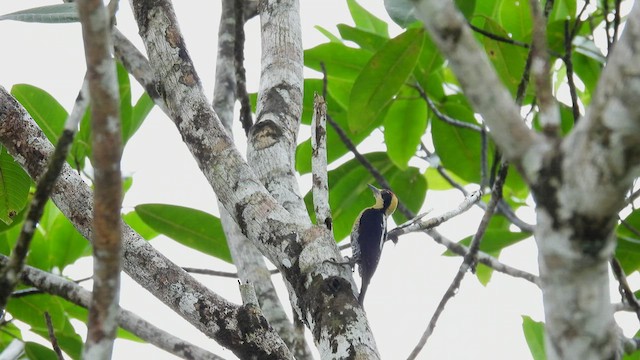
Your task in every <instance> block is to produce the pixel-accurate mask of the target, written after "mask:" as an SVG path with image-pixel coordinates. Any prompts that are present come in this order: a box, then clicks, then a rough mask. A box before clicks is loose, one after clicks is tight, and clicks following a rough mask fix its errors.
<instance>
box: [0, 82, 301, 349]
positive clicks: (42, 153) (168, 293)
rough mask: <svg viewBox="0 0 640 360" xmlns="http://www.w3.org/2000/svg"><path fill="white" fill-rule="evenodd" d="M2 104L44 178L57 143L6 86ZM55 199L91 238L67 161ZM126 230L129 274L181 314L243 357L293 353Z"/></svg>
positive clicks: (6, 141)
mask: <svg viewBox="0 0 640 360" xmlns="http://www.w3.org/2000/svg"><path fill="white" fill-rule="evenodd" d="M0 104H2V106H0V143H2V145H4V146H5V147H6V148H7V150H8V151H9V153H10V154H11V155H12V156H13V157H14V159H16V161H18V162H19V164H20V166H22V167H23V168H24V169H25V170H26V171H27V173H28V174H29V175H30V176H31V177H32V178H36V179H37V178H39V177H40V176H42V173H43V172H44V170H45V166H46V159H47V158H48V157H49V156H50V154H51V152H52V151H53V146H52V145H51V143H49V142H48V141H47V139H46V137H45V136H44V134H43V133H42V131H41V130H40V129H39V128H38V126H37V125H36V124H35V122H34V121H33V119H31V117H30V116H29V114H28V113H27V112H26V110H25V109H24V108H22V107H21V106H20V104H18V102H17V101H16V100H15V99H14V98H13V97H12V96H11V95H10V94H9V93H8V92H7V91H6V90H5V89H4V88H2V87H0ZM51 197H52V199H53V201H54V202H55V203H56V205H57V206H58V208H59V209H60V210H61V211H62V213H63V214H65V216H66V217H67V218H68V219H69V220H70V221H71V222H72V223H73V224H74V226H75V227H76V228H77V229H78V231H79V232H80V233H81V234H82V235H83V236H84V237H85V238H87V239H92V238H93V234H92V229H91V226H92V222H93V220H92V217H91V214H92V212H93V203H92V201H91V190H90V188H89V186H88V185H87V184H85V183H84V182H83V180H82V178H81V177H80V175H78V174H77V173H76V172H75V171H73V169H71V167H69V166H68V165H65V166H64V167H63V169H62V172H61V175H60V178H59V180H58V182H57V183H56V185H55V187H54V189H53V192H52V195H51ZM122 231H123V244H122V246H123V254H122V257H123V269H124V270H125V272H126V273H127V274H129V276H131V277H132V278H133V279H134V280H135V281H136V282H137V283H139V284H140V285H142V286H143V287H145V288H146V289H147V290H149V291H150V292H151V293H152V294H153V295H154V296H156V297H157V298H158V299H160V300H161V301H162V302H164V303H165V304H167V305H168V306H170V307H172V308H174V309H175V310H176V312H177V313H178V314H179V315H180V316H182V317H184V318H185V319H186V320H187V321H189V322H190V323H191V324H193V325H194V326H195V327H197V328H198V329H199V330H200V331H202V332H203V333H204V334H206V335H207V336H210V337H212V338H214V339H215V340H216V341H218V342H219V343H220V344H221V345H222V346H225V347H227V348H229V349H230V350H232V351H233V352H234V353H236V354H238V356H240V357H242V356H243V354H244V355H247V354H266V353H270V354H274V353H276V354H280V355H281V357H283V358H289V357H290V356H289V352H288V350H287V349H286V346H285V345H284V344H283V343H282V341H281V339H280V337H279V336H278V335H277V334H276V333H275V332H274V331H273V330H272V329H270V328H269V327H268V324H267V322H266V321H265V319H264V318H263V317H262V316H260V315H257V314H255V313H253V312H249V311H248V310H247V309H246V308H244V307H241V306H240V307H239V306H237V305H235V304H232V303H230V302H228V301H226V300H225V299H223V298H221V297H220V296H218V295H217V294H215V293H213V292H212V291H211V290H209V289H207V288H206V287H204V286H203V285H202V284H200V283H199V282H197V281H196V280H195V279H193V278H192V277H191V276H189V275H188V274H187V273H186V272H185V271H184V270H182V269H181V268H180V267H179V266H177V265H176V264H174V263H172V262H171V261H169V260H168V259H167V258H166V257H165V256H164V255H162V254H161V253H159V252H158V251H156V250H155V249H154V248H153V247H152V246H151V245H150V244H149V243H148V242H147V241H145V240H144V239H143V238H142V237H141V236H140V235H138V234H137V233H135V232H134V231H133V230H132V229H131V228H130V227H129V226H127V225H126V224H124V225H123V226H122ZM176 304H178V306H176ZM240 318H242V319H243V320H242V321H240V320H239V319H240ZM247 321H249V322H250V323H251V324H252V326H251V327H250V328H249V329H247V328H243V327H241V326H244V325H246V324H247Z"/></svg>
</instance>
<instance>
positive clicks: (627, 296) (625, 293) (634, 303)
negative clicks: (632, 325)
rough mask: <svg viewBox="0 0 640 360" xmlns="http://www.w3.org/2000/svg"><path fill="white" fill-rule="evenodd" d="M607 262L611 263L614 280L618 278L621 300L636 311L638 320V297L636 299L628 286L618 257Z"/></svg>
mask: <svg viewBox="0 0 640 360" xmlns="http://www.w3.org/2000/svg"><path fill="white" fill-rule="evenodd" d="M609 262H610V264H611V270H613V275H614V276H615V278H616V280H618V291H620V295H621V296H622V299H623V301H624V302H626V303H627V304H629V306H631V308H632V309H633V311H634V312H635V313H636V316H637V317H638V321H640V303H638V299H636V296H635V295H634V294H633V291H632V290H631V288H630V287H629V283H628V282H627V277H626V276H625V274H624V271H623V270H622V266H621V265H620V262H618V259H616V258H612V259H611V260H610V261H609Z"/></svg>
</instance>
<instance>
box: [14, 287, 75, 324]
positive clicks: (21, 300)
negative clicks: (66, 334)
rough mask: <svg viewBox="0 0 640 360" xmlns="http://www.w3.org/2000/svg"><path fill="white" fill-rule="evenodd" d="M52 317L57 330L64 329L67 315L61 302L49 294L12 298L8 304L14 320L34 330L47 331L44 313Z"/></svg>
mask: <svg viewBox="0 0 640 360" xmlns="http://www.w3.org/2000/svg"><path fill="white" fill-rule="evenodd" d="M45 311H47V312H49V315H51V323H52V324H53V328H54V329H56V330H62V329H64V325H65V321H66V319H67V318H66V315H65V313H64V310H63V308H62V305H61V304H60V301H59V300H58V299H57V298H56V297H54V296H51V295H48V294H34V295H29V296H23V297H18V298H16V297H11V298H9V302H8V303H7V312H9V313H10V314H11V315H12V316H13V317H14V318H16V319H18V320H20V321H22V322H24V323H26V324H28V325H29V326H31V327H32V328H36V329H45V330H46V329H47V324H46V322H45V320H44V312H45Z"/></svg>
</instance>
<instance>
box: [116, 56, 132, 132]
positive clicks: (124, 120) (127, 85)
mask: <svg viewBox="0 0 640 360" xmlns="http://www.w3.org/2000/svg"><path fill="white" fill-rule="evenodd" d="M116 73H117V75H118V92H119V93H120V121H121V127H122V140H123V141H122V142H123V144H124V143H126V140H128V139H129V138H130V137H131V134H130V132H129V131H130V128H131V126H132V124H131V119H132V112H133V107H132V106H131V81H129V73H128V72H127V69H125V68H124V66H123V65H122V64H121V63H120V62H116Z"/></svg>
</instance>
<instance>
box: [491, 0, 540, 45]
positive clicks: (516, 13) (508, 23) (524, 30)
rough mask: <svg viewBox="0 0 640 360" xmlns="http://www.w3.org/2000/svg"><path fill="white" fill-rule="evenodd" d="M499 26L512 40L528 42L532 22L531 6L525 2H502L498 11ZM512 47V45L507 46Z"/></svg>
mask: <svg viewBox="0 0 640 360" xmlns="http://www.w3.org/2000/svg"><path fill="white" fill-rule="evenodd" d="M498 18H499V19H500V20H499V21H500V25H502V28H504V30H505V31H506V33H509V34H511V37H512V38H513V39H516V40H519V41H528V40H530V39H531V31H532V29H533V20H532V18H531V6H530V5H529V3H528V2H527V1H503V2H502V4H501V5H500V8H499V10H498ZM508 46H511V47H513V45H508Z"/></svg>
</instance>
